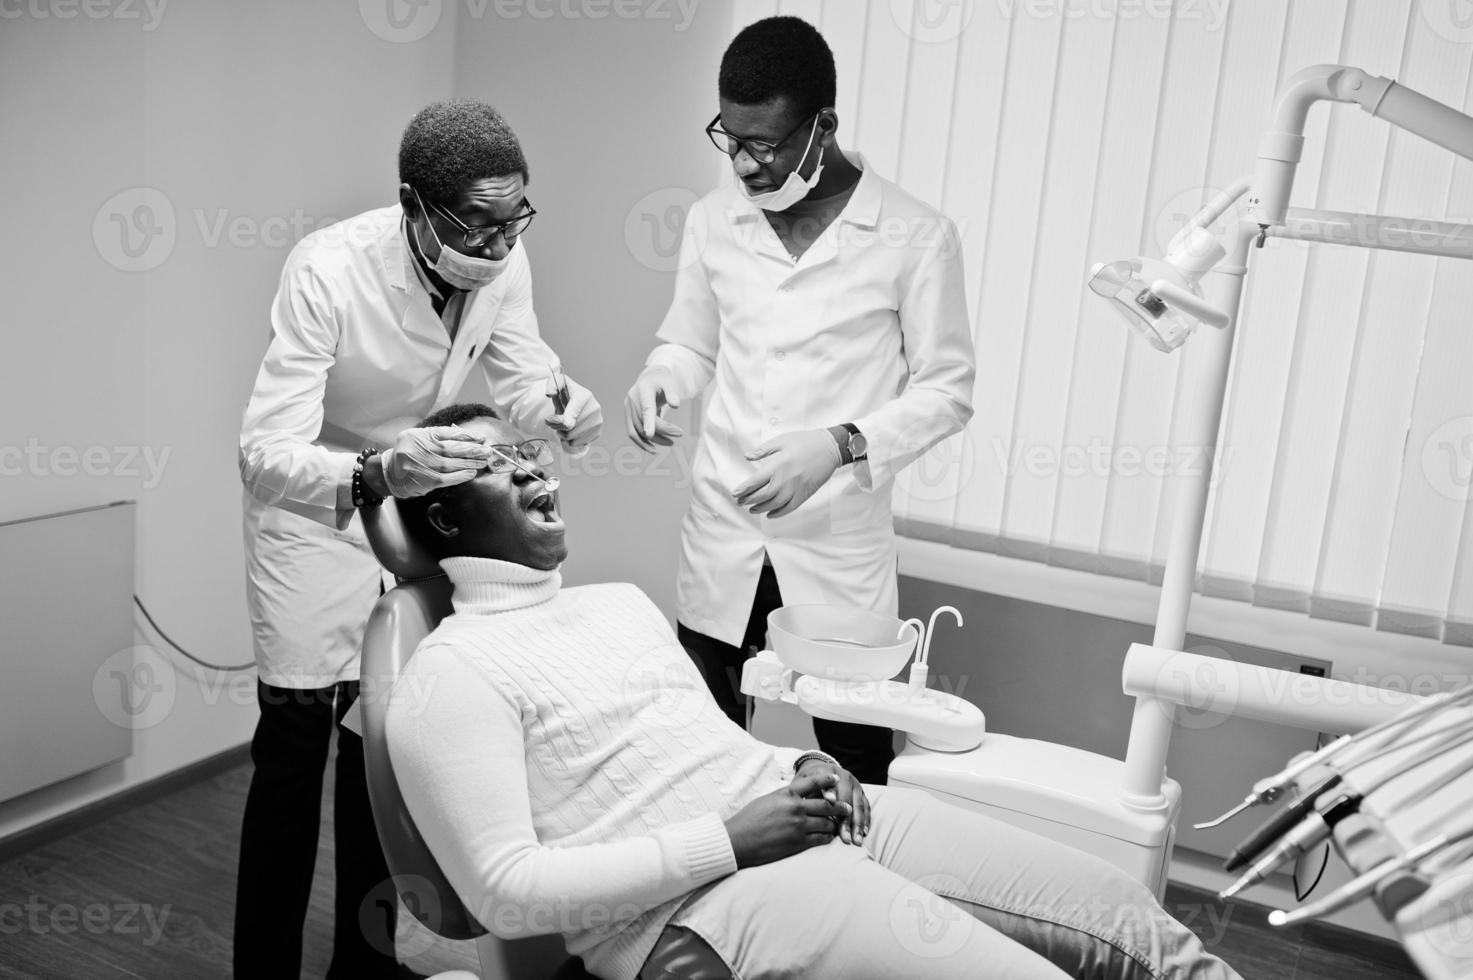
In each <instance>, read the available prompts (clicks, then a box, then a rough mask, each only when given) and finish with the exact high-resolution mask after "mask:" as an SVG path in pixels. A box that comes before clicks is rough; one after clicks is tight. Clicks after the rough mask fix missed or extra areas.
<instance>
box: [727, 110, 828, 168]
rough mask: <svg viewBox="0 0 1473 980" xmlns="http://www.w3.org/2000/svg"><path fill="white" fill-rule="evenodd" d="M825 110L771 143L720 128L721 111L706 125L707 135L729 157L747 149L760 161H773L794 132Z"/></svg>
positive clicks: (816, 113) (749, 153)
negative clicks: (736, 134) (737, 134)
mask: <svg viewBox="0 0 1473 980" xmlns="http://www.w3.org/2000/svg"><path fill="white" fill-rule="evenodd" d="M823 111H824V110H823V109H820V110H818V112H815V113H814V114H813V115H812V116H808V117H806V118H804V120H803V121H802V122H800V123H798V125H796V126H794V127H793V128H792V129H790V130H788V135H786V136H784V137H783V138H782V139H780V140H778V141H777V142H776V143H769V142H767V141H766V140H753V139H747V138H746V137H743V136H733V135H732V134H731V133H728V132H727V131H726V130H724V129H722V128H720V127H719V126H718V125H717V123H719V122H721V113H719V112H718V113H716V118H715V119H712V120H711V121H710V122H709V123H708V124H707V125H706V135H707V136H709V137H711V143H712V145H714V146H715V147H716V149H718V150H720V151H721V152H722V153H725V154H726V155H727V156H729V157H734V156H736V155H737V152H738V151H739V150H746V151H747V154H748V155H749V156H751V158H752V159H753V160H756V161H757V162H758V163H771V162H772V161H774V160H776V159H777V151H778V149H779V148H780V147H781V146H782V145H783V144H784V143H786V142H787V141H788V140H790V139H792V138H793V134H794V133H796V132H798V130H800V129H802V128H803V127H804V126H806V125H808V121H809V120H810V119H813V118H814V117H816V116H817V115H818V114H819V113H821V112H823Z"/></svg>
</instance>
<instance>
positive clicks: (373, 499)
mask: <svg viewBox="0 0 1473 980" xmlns="http://www.w3.org/2000/svg"><path fill="white" fill-rule="evenodd" d="M376 455H378V450H377V449H365V450H363V452H361V453H359V454H358V455H357V456H355V457H354V458H353V487H352V490H353V506H354V507H377V506H378V505H379V504H381V503H383V502H384V498H383V497H380V496H379V495H378V494H376V493H374V492H373V488H372V487H370V486H369V485H368V483H367V482H366V481H365V480H364V479H363V464H364V463H367V462H368V457H370V456H376Z"/></svg>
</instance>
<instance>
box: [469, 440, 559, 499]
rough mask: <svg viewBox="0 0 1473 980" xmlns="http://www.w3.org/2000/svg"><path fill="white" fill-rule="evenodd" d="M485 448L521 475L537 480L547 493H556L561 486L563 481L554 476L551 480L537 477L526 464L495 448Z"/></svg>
mask: <svg viewBox="0 0 1473 980" xmlns="http://www.w3.org/2000/svg"><path fill="white" fill-rule="evenodd" d="M486 448H487V449H489V450H491V451H492V452H493V453H495V454H496V455H498V456H500V457H501V458H502V459H504V460H506V461H507V462H508V463H510V464H511V465H513V466H515V467H516V468H517V469H519V470H521V471H522V472H523V473H525V474H527V475H528V476H530V477H531V478H532V479H534V480H537V481H538V482H539V483H541V484H542V485H543V486H545V487H547V492H548V493H557V489H558V487H560V486H562V485H563V481H562V480H560V479H558V478H557V477H555V476H554V477H552V478H551V479H549V478H548V477H545V476H538V475H537V474H536V473H533V472H532V470H531V468H530V467H528V466H527V464H526V463H523V462H522V461H521V460H519V459H513V458H512V457H510V456H508V455H507V454H506V453H504V452H502V451H501V450H500V449H497V448H496V447H495V446H487V447H486Z"/></svg>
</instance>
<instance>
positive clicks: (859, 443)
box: [849, 432, 869, 459]
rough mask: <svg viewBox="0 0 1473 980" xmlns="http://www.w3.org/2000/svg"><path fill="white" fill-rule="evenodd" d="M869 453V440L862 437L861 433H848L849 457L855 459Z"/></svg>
mask: <svg viewBox="0 0 1473 980" xmlns="http://www.w3.org/2000/svg"><path fill="white" fill-rule="evenodd" d="M868 452H869V440H868V439H866V438H865V437H864V433H863V432H851V433H849V455H851V456H853V457H854V458H855V459H858V458H859V457H861V456H863V455H865V454H866V453H868Z"/></svg>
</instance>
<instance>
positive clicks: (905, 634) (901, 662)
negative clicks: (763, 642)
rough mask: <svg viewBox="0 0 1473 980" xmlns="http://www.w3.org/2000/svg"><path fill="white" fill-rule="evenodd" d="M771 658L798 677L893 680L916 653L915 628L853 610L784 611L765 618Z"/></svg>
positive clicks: (794, 608)
mask: <svg viewBox="0 0 1473 980" xmlns="http://www.w3.org/2000/svg"><path fill="white" fill-rule="evenodd" d="M767 634H768V639H769V641H770V642H771V643H772V652H773V653H775V654H777V657H778V659H779V660H781V661H782V663H783V666H785V667H790V668H792V669H793V670H795V671H797V672H798V673H800V674H809V675H812V676H814V677H824V678H828V679H830V680H837V681H883V680H889V679H890V678H891V677H894V676H895V675H896V674H898V673H900V669H901V668H902V667H904V666H905V662H906V661H907V660H909V659H910V654H911V651H912V650H914V649H915V645H916V638H917V631H916V628H915V626H914V625H912V624H908V623H905V622H904V621H902V620H899V619H896V618H895V617H893V616H885V615H882V614H880V613H877V612H871V611H870V610H867V609H859V608H856V607H854V606H824V605H803V606H783V607H782V608H781V609H776V610H773V612H772V613H771V614H769V615H768V617H767Z"/></svg>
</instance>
